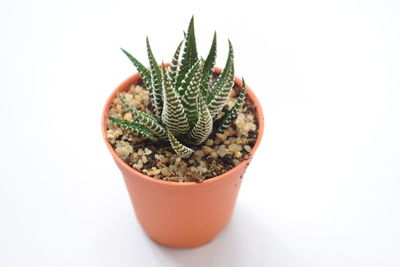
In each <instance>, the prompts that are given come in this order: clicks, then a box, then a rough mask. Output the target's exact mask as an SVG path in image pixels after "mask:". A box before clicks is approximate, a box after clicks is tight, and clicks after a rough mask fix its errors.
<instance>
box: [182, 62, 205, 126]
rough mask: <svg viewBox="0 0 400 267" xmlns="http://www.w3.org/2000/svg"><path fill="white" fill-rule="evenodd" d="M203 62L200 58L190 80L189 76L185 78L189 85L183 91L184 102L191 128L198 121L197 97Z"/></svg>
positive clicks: (194, 66)
mask: <svg viewBox="0 0 400 267" xmlns="http://www.w3.org/2000/svg"><path fill="white" fill-rule="evenodd" d="M203 64H204V63H203V60H202V59H199V60H198V61H197V62H196V64H195V65H193V69H194V70H193V74H192V77H191V79H190V80H189V77H186V78H185V82H187V83H189V85H188V87H187V89H186V90H185V91H184V93H183V96H182V103H183V106H184V107H185V109H186V114H187V118H188V121H189V127H190V128H192V127H193V125H194V124H195V123H196V121H197V115H198V114H197V113H198V110H197V97H198V96H199V93H200V81H201V77H202V76H201V74H202V72H203ZM186 79H188V80H186Z"/></svg>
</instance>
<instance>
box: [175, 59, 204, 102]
mask: <svg viewBox="0 0 400 267" xmlns="http://www.w3.org/2000/svg"><path fill="white" fill-rule="evenodd" d="M200 61H203V60H202V59H199V60H198V61H197V62H196V63H195V64H194V65H193V66H192V67H191V68H190V70H189V71H188V72H187V73H186V75H185V78H184V79H183V81H182V83H181V85H180V86H179V88H177V92H178V94H179V95H180V96H183V95H184V94H185V91H186V90H187V88H188V87H189V84H190V82H191V81H192V79H193V77H194V76H195V74H196V72H197V70H198V64H199V63H200ZM200 71H201V70H200Z"/></svg>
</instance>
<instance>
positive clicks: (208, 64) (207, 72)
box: [200, 32, 217, 97]
mask: <svg viewBox="0 0 400 267" xmlns="http://www.w3.org/2000/svg"><path fill="white" fill-rule="evenodd" d="M216 58H217V33H216V32H214V37H213V41H212V44H211V47H210V51H209V52H208V56H207V59H206V61H205V62H204V68H203V78H202V80H201V86H200V90H201V93H202V94H203V96H204V97H206V96H207V95H208V93H209V92H208V88H209V83H210V81H211V78H212V73H213V70H214V65H215V60H216Z"/></svg>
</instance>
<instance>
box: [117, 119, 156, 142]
mask: <svg viewBox="0 0 400 267" xmlns="http://www.w3.org/2000/svg"><path fill="white" fill-rule="evenodd" d="M110 120H111V121H112V122H113V123H115V124H116V125H117V126H119V127H122V128H124V129H126V130H128V131H130V132H132V133H134V134H137V135H139V136H141V137H146V138H150V139H156V137H155V136H154V135H153V133H152V132H151V131H150V130H149V129H148V128H147V127H146V126H144V125H143V124H141V123H138V122H134V121H128V120H124V119H120V118H116V117H110Z"/></svg>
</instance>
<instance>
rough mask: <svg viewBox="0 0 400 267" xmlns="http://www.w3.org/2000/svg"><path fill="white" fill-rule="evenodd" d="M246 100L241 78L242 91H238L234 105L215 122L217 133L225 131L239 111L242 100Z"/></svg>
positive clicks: (243, 82) (244, 84)
mask: <svg viewBox="0 0 400 267" xmlns="http://www.w3.org/2000/svg"><path fill="white" fill-rule="evenodd" d="M245 99H246V83H245V81H244V79H243V78H242V90H240V93H239V96H238V98H237V100H236V103H235V105H233V107H232V108H231V109H230V110H229V111H228V112H227V113H226V114H225V115H224V116H223V117H222V118H221V119H219V120H218V121H216V122H215V124H216V125H217V130H216V132H217V133H222V132H223V131H224V130H225V129H227V128H228V127H229V125H231V122H232V121H233V120H234V119H236V116H237V114H238V112H239V110H240V109H241V108H242V106H243V103H244V100H245Z"/></svg>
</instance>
